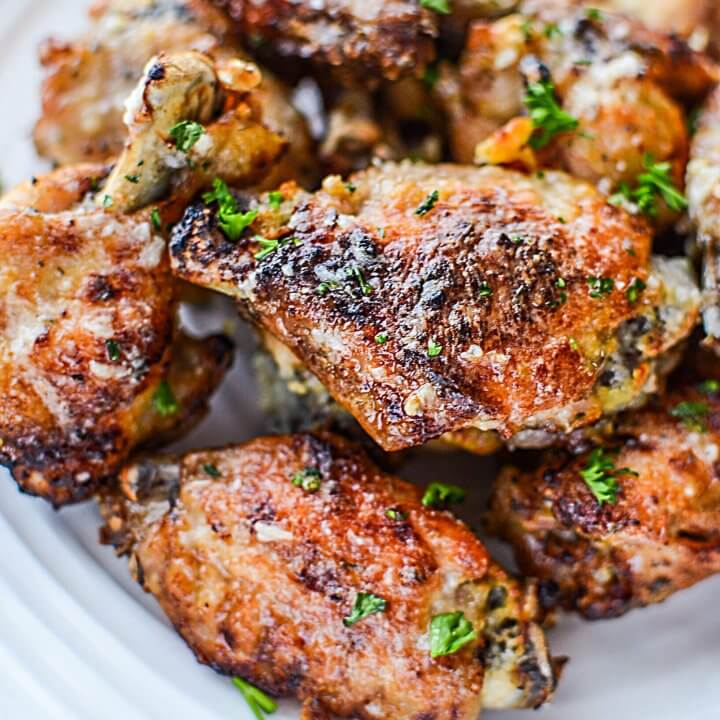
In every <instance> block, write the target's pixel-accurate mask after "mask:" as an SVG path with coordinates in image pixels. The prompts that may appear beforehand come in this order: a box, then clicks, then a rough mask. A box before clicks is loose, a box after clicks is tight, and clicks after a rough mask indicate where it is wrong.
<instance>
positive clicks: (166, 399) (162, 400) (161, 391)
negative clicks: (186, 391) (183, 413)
mask: <svg viewBox="0 0 720 720" xmlns="http://www.w3.org/2000/svg"><path fill="white" fill-rule="evenodd" d="M153 405H154V407H155V410H157V412H158V413H159V414H160V415H162V416H163V417H169V416H170V415H175V413H177V412H178V410H180V403H179V402H178V400H177V398H176V397H175V393H174V392H173V389H172V388H171V387H170V385H169V383H168V382H167V381H166V380H163V381H162V382H161V383H160V384H159V385H158V386H157V389H156V390H155V394H154V395H153Z"/></svg>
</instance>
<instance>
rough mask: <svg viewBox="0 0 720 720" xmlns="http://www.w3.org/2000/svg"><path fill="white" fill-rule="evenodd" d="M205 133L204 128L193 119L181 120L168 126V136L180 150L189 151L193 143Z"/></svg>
mask: <svg viewBox="0 0 720 720" xmlns="http://www.w3.org/2000/svg"><path fill="white" fill-rule="evenodd" d="M204 134H205V128H204V127H203V126H202V125H201V124H200V123H198V122H195V121H194V120H182V121H180V122H179V123H176V124H175V125H173V126H172V127H171V128H170V137H171V138H172V140H173V142H174V143H175V147H176V148H177V149H178V150H180V152H184V153H187V152H190V150H191V149H192V147H193V145H195V143H196V142H197V141H198V140H199V139H200V138H201V137H202V136H203V135H204Z"/></svg>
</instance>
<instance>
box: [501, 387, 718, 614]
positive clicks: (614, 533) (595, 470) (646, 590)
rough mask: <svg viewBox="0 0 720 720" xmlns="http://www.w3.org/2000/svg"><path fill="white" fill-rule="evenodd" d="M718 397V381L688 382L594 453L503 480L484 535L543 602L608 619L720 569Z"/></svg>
mask: <svg viewBox="0 0 720 720" xmlns="http://www.w3.org/2000/svg"><path fill="white" fill-rule="evenodd" d="M719 390H720V381H718V380H716V379H714V378H710V379H709V380H705V381H698V382H693V383H685V384H683V385H680V386H679V387H677V388H676V389H674V390H673V391H672V392H670V393H668V395H667V396H665V397H663V398H661V399H659V400H657V401H655V402H654V403H653V404H652V405H650V406H648V407H647V408H646V409H644V410H641V411H637V412H634V413H628V414H627V415H624V416H622V418H621V419H620V420H619V421H618V423H617V426H616V428H615V435H614V437H613V438H612V439H610V440H608V441H606V442H605V443H604V444H603V445H600V446H598V447H596V448H595V449H593V450H592V451H590V452H586V453H584V454H582V455H578V456H572V455H570V454H568V453H565V452H553V453H551V454H547V455H545V456H544V457H543V458H542V459H540V460H539V461H538V462H537V463H535V464H533V466H532V467H531V468H530V469H527V470H520V469H517V468H510V467H509V468H506V469H504V470H503V471H502V472H501V474H500V476H499V478H498V480H497V482H496V485H495V488H494V492H493V497H492V500H491V506H490V513H489V515H488V518H489V524H490V528H491V530H493V531H494V532H495V533H497V534H498V535H500V536H502V537H504V538H505V539H506V540H508V541H509V542H511V543H512V545H513V546H514V549H515V554H516V558H517V561H518V564H519V565H520V567H521V569H522V571H523V572H524V573H527V574H528V575H530V576H533V577H537V578H539V579H540V582H541V588H542V589H541V598H543V599H544V600H545V601H546V602H548V603H555V602H559V603H560V604H561V605H563V606H564V607H566V608H569V609H574V610H577V611H579V612H581V613H582V614H583V615H585V616H587V617H589V618H593V619H594V618H607V617H614V616H617V615H621V614H622V613H624V612H627V611H628V610H630V609H631V608H634V607H638V606H642V605H647V604H649V603H655V602H660V601H661V600H664V599H665V598H667V597H668V596H669V595H670V594H672V593H673V592H676V591H677V590H681V589H683V588H686V587H688V586H690V585H692V584H693V583H696V582H698V581H699V580H702V579H703V578H705V577H707V576H708V575H711V574H713V573H715V572H718V571H719V570H720V551H719V550H718V548H719V547H720V544H719V542H718V541H719V540H720V537H719V536H718V528H720V483H719V482H718V475H717V460H718V453H719V447H720V445H719V443H720V393H719ZM716 503H717V504H718V507H716V506H715V505H716Z"/></svg>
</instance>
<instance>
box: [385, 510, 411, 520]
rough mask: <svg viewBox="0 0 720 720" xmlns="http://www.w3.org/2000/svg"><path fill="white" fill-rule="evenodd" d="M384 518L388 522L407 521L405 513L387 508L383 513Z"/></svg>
mask: <svg viewBox="0 0 720 720" xmlns="http://www.w3.org/2000/svg"><path fill="white" fill-rule="evenodd" d="M385 517H387V518H389V519H390V520H407V513H406V512H403V511H402V510H398V509H397V508H388V509H387V510H386V511H385Z"/></svg>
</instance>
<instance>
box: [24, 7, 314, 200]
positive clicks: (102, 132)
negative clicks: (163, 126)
mask: <svg viewBox="0 0 720 720" xmlns="http://www.w3.org/2000/svg"><path fill="white" fill-rule="evenodd" d="M91 19H92V25H91V28H90V29H89V31H88V32H87V34H86V35H85V36H84V37H82V38H80V39H79V40H77V41H75V42H62V41H59V40H50V41H48V42H47V43H46V44H45V45H44V47H43V50H42V64H43V66H44V68H45V79H44V83H43V107H42V117H41V119H40V121H39V122H38V124H37V126H36V129H35V143H36V146H37V149H38V151H39V152H40V154H41V155H44V156H46V157H48V158H50V159H51V160H53V161H55V162H57V163H60V164H67V163H77V162H85V161H101V162H105V161H107V160H109V159H112V158H115V157H117V155H118V154H119V153H120V151H121V150H122V147H123V143H124V142H125V135H126V130H125V126H124V124H123V112H124V103H125V100H126V98H127V97H128V95H129V94H130V92H131V91H132V89H133V87H134V86H135V82H136V81H137V78H138V77H140V75H141V74H142V72H143V68H144V67H145V65H146V63H147V62H148V60H150V58H152V57H153V56H155V55H157V54H158V53H162V52H165V53H171V52H176V51H186V50H198V51H200V52H204V53H209V54H210V55H212V56H213V57H214V58H216V59H218V60H222V61H227V60H229V59H232V58H236V57H237V58H241V59H242V58H244V55H243V53H242V51H241V50H240V49H239V45H238V39H237V38H236V37H235V36H234V35H233V33H232V31H231V28H230V26H229V23H228V21H227V19H226V18H225V17H224V16H223V14H222V13H221V12H220V11H218V10H217V9H215V8H214V7H213V6H212V3H210V2H209V0H165V1H163V2H158V0H111V1H106V2H101V3H96V4H95V5H94V6H93V10H92V11H91ZM254 97H255V102H257V104H258V105H259V106H260V108H261V110H262V116H263V122H264V123H265V124H266V125H267V127H269V128H270V129H271V130H274V131H275V132H277V133H279V134H280V135H282V136H283V137H284V138H285V139H286V141H287V142H288V143H289V147H288V151H287V153H286V155H285V158H284V159H283V161H282V162H280V163H278V164H276V166H275V167H274V169H273V173H272V175H271V176H269V177H268V178H267V183H268V186H272V185H275V184H277V183H279V182H282V181H283V180H285V179H288V178H294V179H297V180H298V181H299V182H301V183H309V182H313V181H315V179H316V178H315V175H314V170H313V168H312V164H313V147H312V142H311V140H310V136H309V132H308V128H307V125H306V123H305V121H304V119H303V118H302V116H301V115H300V114H299V113H298V111H297V110H295V108H294V107H293V106H292V104H291V103H290V100H289V90H288V89H287V88H286V87H285V86H284V85H283V84H282V83H280V82H279V81H278V80H276V79H275V78H274V77H273V76H272V75H270V74H269V73H267V72H266V71H263V81H262V85H261V86H260V87H259V88H257V89H256V90H255V93H254Z"/></svg>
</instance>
